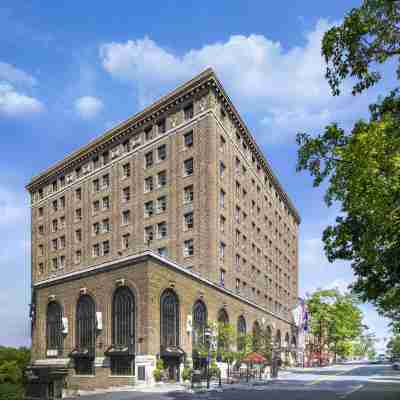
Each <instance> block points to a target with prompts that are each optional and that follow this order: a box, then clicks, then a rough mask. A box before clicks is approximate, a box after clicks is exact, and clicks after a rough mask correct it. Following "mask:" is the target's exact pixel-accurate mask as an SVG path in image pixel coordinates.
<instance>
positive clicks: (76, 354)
mask: <svg viewBox="0 0 400 400" xmlns="http://www.w3.org/2000/svg"><path fill="white" fill-rule="evenodd" d="M69 356H70V357H71V358H90V359H94V358H95V353H94V349H93V350H92V349H78V348H76V349H73V350H72V351H71V353H69Z"/></svg>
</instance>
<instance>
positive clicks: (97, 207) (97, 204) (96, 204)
mask: <svg viewBox="0 0 400 400" xmlns="http://www.w3.org/2000/svg"><path fill="white" fill-rule="evenodd" d="M99 210H100V201H99V200H95V201H94V202H93V212H94V213H96V212H98V211H99Z"/></svg>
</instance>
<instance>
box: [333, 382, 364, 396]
mask: <svg viewBox="0 0 400 400" xmlns="http://www.w3.org/2000/svg"><path fill="white" fill-rule="evenodd" d="M363 387H364V385H357V386H356V387H354V388H353V389H351V390H349V391H348V392H346V393H343V394H341V395H339V399H345V398H346V397H348V396H350V395H351V394H353V393H355V392H358V391H359V390H360V389H362V388H363Z"/></svg>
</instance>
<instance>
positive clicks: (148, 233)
mask: <svg viewBox="0 0 400 400" xmlns="http://www.w3.org/2000/svg"><path fill="white" fill-rule="evenodd" d="M153 240H154V227H153V226H152V225H150V226H146V227H145V228H144V242H145V243H146V244H150V243H151V242H152V241H153Z"/></svg>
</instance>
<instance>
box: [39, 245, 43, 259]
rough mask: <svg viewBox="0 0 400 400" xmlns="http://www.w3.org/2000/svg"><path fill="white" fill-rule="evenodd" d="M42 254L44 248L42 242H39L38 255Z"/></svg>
mask: <svg viewBox="0 0 400 400" xmlns="http://www.w3.org/2000/svg"><path fill="white" fill-rule="evenodd" d="M43 254H44V248H43V245H42V244H39V246H38V255H39V256H40V257H41V256H43Z"/></svg>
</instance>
